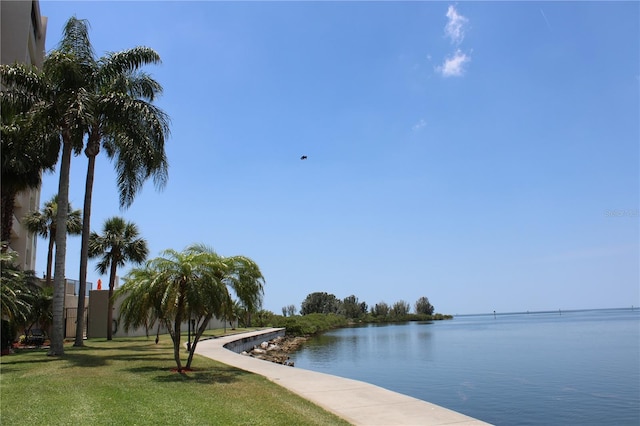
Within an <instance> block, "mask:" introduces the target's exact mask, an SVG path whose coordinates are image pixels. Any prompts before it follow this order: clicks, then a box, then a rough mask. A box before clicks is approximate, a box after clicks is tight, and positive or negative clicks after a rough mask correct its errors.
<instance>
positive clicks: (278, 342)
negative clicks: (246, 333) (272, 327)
mask: <svg viewBox="0 0 640 426" xmlns="http://www.w3.org/2000/svg"><path fill="white" fill-rule="evenodd" d="M309 339H310V337H308V336H279V337H276V338H275V339H272V340H269V341H265V342H262V343H260V344H259V345H257V346H254V347H253V349H251V350H249V351H243V352H242V355H246V356H251V357H253V358H257V359H261V360H264V361H271V362H275V363H276V364H282V365H287V366H289V367H293V366H294V365H293V361H290V359H289V354H290V353H293V352H295V351H297V350H298V349H299V348H300V346H302V344H303V343H304V342H306V341H307V340H309Z"/></svg>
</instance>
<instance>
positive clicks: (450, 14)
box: [444, 6, 469, 44]
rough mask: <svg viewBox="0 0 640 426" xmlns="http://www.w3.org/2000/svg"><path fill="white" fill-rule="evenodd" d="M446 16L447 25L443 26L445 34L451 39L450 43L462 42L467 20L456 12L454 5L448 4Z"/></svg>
mask: <svg viewBox="0 0 640 426" xmlns="http://www.w3.org/2000/svg"><path fill="white" fill-rule="evenodd" d="M447 18H448V21H447V25H446V26H445V27H444V33H445V35H446V36H447V37H449V38H450V39H451V42H452V43H455V44H460V43H462V40H464V32H465V27H466V25H467V22H469V20H468V19H467V18H465V17H464V16H462V15H460V14H458V11H457V10H456V8H455V7H454V6H449V9H447Z"/></svg>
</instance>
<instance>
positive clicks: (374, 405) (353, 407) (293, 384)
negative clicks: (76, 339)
mask: <svg viewBox="0 0 640 426" xmlns="http://www.w3.org/2000/svg"><path fill="white" fill-rule="evenodd" d="M277 330H278V329H267V330H260V331H254V332H250V333H242V334H236V335H232V336H225V337H219V338H215V339H209V340H201V341H200V342H198V346H197V347H196V353H197V354H200V355H203V356H206V357H208V358H212V359H215V360H216V361H220V362H222V363H224V364H227V365H231V366H233V367H237V368H240V369H242V370H246V371H250V372H252V373H255V374H259V375H261V376H264V377H266V378H267V379H269V380H271V381H272V382H275V383H277V384H279V385H280V386H283V387H285V388H287V389H289V390H290V391H292V392H294V393H296V394H298V395H300V396H302V397H303V398H305V399H307V400H309V401H312V402H313V403H315V404H316V405H319V406H320V407H322V408H324V409H325V410H327V411H330V412H332V413H334V414H336V415H337V416H339V417H341V418H343V419H345V420H346V421H348V422H349V423H351V424H353V425H363V426H374V425H379V426H391V425H393V426H396V425H426V426H431V425H433V426H437V425H458V426H471V425H473V426H478V425H488V423H485V422H482V421H480V420H476V419H474V418H472V417H469V416H465V415H464V414H460V413H457V412H455V411H452V410H449V409H446V408H443V407H440V406H438V405H435V404H431V403H429V402H425V401H422V400H420V399H416V398H413V397H410V396H407V395H403V394H400V393H397V392H392V391H390V390H387V389H384V388H381V387H379V386H375V385H371V384H369V383H365V382H360V381H357V380H352V379H345V378H343V377H338V376H332V375H330V374H325V373H318V372H315V371H309V370H304V369H301V368H297V367H288V366H284V365H280V364H276V363H273V362H269V361H263V360H260V359H256V358H252V357H250V356H246V355H240V354H237V353H235V352H233V351H231V350H228V349H225V348H224V345H226V344H227V343H230V342H233V341H235V340H238V339H242V338H247V337H252V336H260V335H262V334H267V333H271V332H274V331H277Z"/></svg>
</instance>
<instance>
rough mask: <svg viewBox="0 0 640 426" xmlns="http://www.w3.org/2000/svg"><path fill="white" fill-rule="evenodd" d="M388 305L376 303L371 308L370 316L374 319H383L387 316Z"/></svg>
mask: <svg viewBox="0 0 640 426" xmlns="http://www.w3.org/2000/svg"><path fill="white" fill-rule="evenodd" d="M389 310H390V309H389V305H387V304H386V303H385V302H380V303H376V304H375V305H374V306H373V307H372V308H371V315H373V316H374V317H376V318H380V319H385V318H387V317H388V316H389Z"/></svg>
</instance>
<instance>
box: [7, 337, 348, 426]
mask: <svg viewBox="0 0 640 426" xmlns="http://www.w3.org/2000/svg"><path fill="white" fill-rule="evenodd" d="M154 337H155V336H154ZM153 340H154V338H149V339H148V340H147V339H146V338H121V339H114V340H113V341H111V342H107V341H105V340H102V339H96V340H87V341H85V345H86V346H85V347H84V348H74V347H71V346H69V347H65V356H64V357H62V358H50V357H47V356H46V350H33V351H23V352H21V353H17V354H12V355H8V356H3V357H2V358H1V359H0V424H47V425H67V424H68V425H71V424H73V425H89V424H90V425H124V424H126V425H158V424H180V425H189V424H193V425H214V424H215V425H256V424H260V425H290V424H291V425H293V424H295V425H346V424H348V423H346V422H344V421H342V420H341V419H339V418H337V417H335V416H334V415H332V414H330V413H328V412H326V411H324V410H322V409H321V408H319V407H317V406H315V405H313V404H312V403H310V402H308V401H306V400H304V399H302V398H300V397H298V396H297V395H295V394H293V393H291V392H289V391H288V390H286V389H284V388H282V387H280V386H278V385H276V384H274V383H271V382H270V381H268V380H266V379H265V378H263V377H261V376H258V375H255V374H251V373H248V372H245V371H242V370H238V369H235V368H233V367H230V366H227V365H224V364H221V363H218V362H216V361H213V360H210V359H208V358H205V357H200V356H198V355H196V358H195V359H194V363H193V367H194V370H195V371H193V372H190V373H187V374H183V375H181V374H177V373H175V372H172V371H171V369H172V368H173V367H175V362H174V361H173V358H172V346H171V340H170V338H169V337H168V336H162V338H161V340H160V343H159V344H158V345H156V344H155V343H154V341H153ZM185 359H186V354H185Z"/></svg>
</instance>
